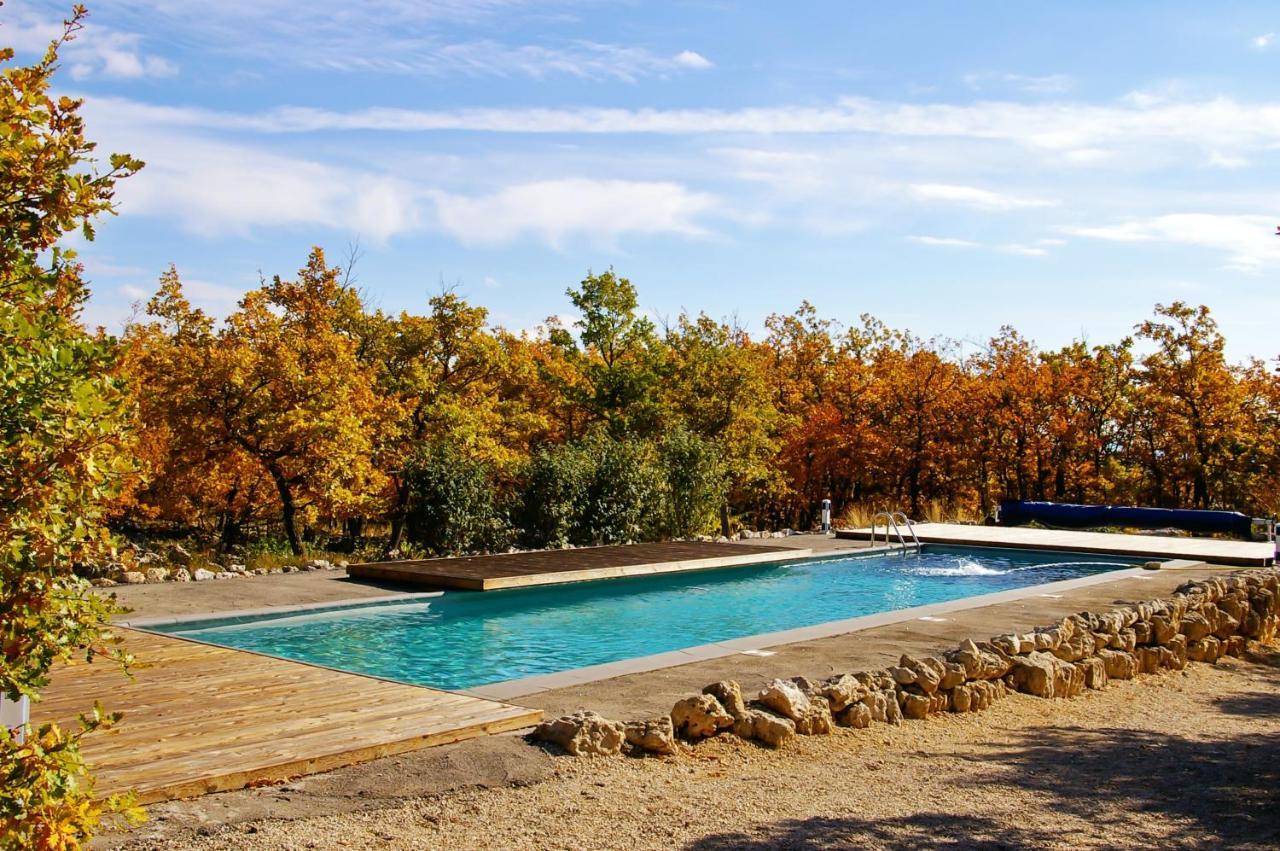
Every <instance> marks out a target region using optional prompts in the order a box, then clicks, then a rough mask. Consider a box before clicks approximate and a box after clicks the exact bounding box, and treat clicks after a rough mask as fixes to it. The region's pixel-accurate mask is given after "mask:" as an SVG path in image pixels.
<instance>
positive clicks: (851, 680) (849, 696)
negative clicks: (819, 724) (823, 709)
mask: <svg viewBox="0 0 1280 851" xmlns="http://www.w3.org/2000/svg"><path fill="white" fill-rule="evenodd" d="M870 693H871V690H870V689H869V688H867V686H865V685H864V684H863V683H862V682H860V681H859V680H858V679H857V678H856V677H853V676H851V675H849V674H843V675H841V676H839V677H832V678H831V679H829V680H827V681H826V682H825V683H824V684H823V686H822V694H823V696H824V697H826V699H827V701H828V702H829V703H830V704H831V712H832V713H833V714H834V713H837V712H843V711H844V710H846V709H848V708H849V707H850V706H852V705H853V704H855V703H857V702H858V701H860V700H862V699H863V698H864V697H866V696H867V695H868V694H870Z"/></svg>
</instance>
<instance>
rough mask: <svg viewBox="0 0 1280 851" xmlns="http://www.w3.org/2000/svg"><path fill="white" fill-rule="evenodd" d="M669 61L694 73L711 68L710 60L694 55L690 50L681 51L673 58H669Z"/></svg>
mask: <svg viewBox="0 0 1280 851" xmlns="http://www.w3.org/2000/svg"><path fill="white" fill-rule="evenodd" d="M671 61H672V62H674V63H675V64H676V65H679V66H680V67H682V68H692V69H694V70H695V71H702V70H704V69H706V68H711V67H713V64H712V62H711V60H710V59H708V58H707V57H705V56H703V55H702V54H701V53H695V52H694V51H692V50H682V51H680V52H679V53H677V54H676V55H675V56H673V57H671Z"/></svg>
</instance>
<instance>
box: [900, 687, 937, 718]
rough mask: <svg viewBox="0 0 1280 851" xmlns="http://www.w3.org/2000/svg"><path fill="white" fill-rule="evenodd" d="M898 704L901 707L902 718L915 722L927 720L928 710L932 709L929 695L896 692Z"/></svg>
mask: <svg viewBox="0 0 1280 851" xmlns="http://www.w3.org/2000/svg"><path fill="white" fill-rule="evenodd" d="M898 704H899V705H900V706H901V707H902V714H903V716H904V717H906V718H912V719H915V720H922V719H924V718H928V717H929V710H930V709H931V708H933V701H931V700H930V699H929V695H927V694H919V693H917V692H912V691H900V692H898Z"/></svg>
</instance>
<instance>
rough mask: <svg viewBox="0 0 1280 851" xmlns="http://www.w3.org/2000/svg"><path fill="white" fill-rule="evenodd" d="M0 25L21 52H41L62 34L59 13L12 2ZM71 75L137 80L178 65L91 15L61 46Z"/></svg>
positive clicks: (131, 34) (130, 34)
mask: <svg viewBox="0 0 1280 851" xmlns="http://www.w3.org/2000/svg"><path fill="white" fill-rule="evenodd" d="M5 11H6V13H7V15H8V20H6V21H4V22H3V24H4V25H3V26H2V27H0V35H3V37H4V39H5V43H6V44H8V45H10V46H12V47H14V48H16V49H17V50H19V51H21V52H23V53H31V54H34V53H41V52H43V51H44V49H45V48H46V47H48V46H49V43H50V42H51V41H53V40H54V39H56V38H58V37H59V36H61V35H62V16H60V15H58V14H56V13H49V12H47V11H41V10H37V9H35V8H33V7H31V6H30V5H29V4H26V3H23V2H21V0H18V2H14V3H12V4H11V7H10V8H7V9H6V10H5ZM63 56H64V57H65V59H66V60H67V62H68V67H69V70H70V73H71V76H72V78H74V79H76V80H87V79H93V78H105V79H114V80H139V79H145V78H157V77H172V76H173V75H174V74H177V73H178V66H177V64H176V63H174V62H172V61H171V60H169V59H166V58H164V57H163V56H160V55H158V54H156V53H154V52H150V51H146V50H144V48H143V38H142V36H141V35H140V34H139V33H136V32H125V31H121V30H118V29H112V28H111V27H107V26H103V25H100V24H98V23H96V22H95V20H94V19H93V18H92V17H90V18H89V20H88V24H87V25H86V29H85V31H84V32H82V33H80V35H79V37H78V38H76V39H75V40H74V41H73V42H71V44H69V45H67V46H66V47H65V48H64V49H63Z"/></svg>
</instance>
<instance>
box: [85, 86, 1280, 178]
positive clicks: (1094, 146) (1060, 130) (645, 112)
mask: <svg viewBox="0 0 1280 851" xmlns="http://www.w3.org/2000/svg"><path fill="white" fill-rule="evenodd" d="M96 108H98V109H101V110H104V111H106V110H110V111H113V112H127V113H128V114H130V115H131V116H133V117H134V119H135V120H137V121H140V122H146V123H153V124H166V125H169V126H183V127H205V128H209V129H216V130H220V131H225V130H249V131H254V132H260V133H310V132H325V131H364V130H377V131H388V132H396V133H427V132H436V131H469V132H479V133H530V134H624V133H625V134H668V135H691V136H692V135H714V134H757V135H829V134H841V133H843V134H872V135H881V136H886V137H897V138H919V139H929V138H938V139H971V140H975V141H989V142H1004V143H1009V144H1013V145H1016V146H1018V147H1021V148H1027V149H1031V150H1038V151H1047V152H1058V153H1060V154H1061V155H1063V156H1065V157H1070V158H1073V159H1075V160H1077V161H1078V162H1080V163H1089V162H1098V161H1100V160H1103V159H1106V158H1107V157H1108V156H1109V155H1110V154H1111V153H1112V151H1111V150H1110V149H1111V148H1114V147H1125V148H1127V149H1141V148H1150V147H1151V146H1153V145H1159V146H1164V147H1168V146H1173V145H1194V146H1198V147H1201V148H1204V149H1209V150H1216V149H1223V148H1227V149H1232V150H1245V149H1248V148H1253V147H1260V148H1264V147H1265V148H1269V147H1272V146H1275V145H1278V144H1280V102H1261V103H1242V102H1239V101H1236V100H1233V99H1231V98H1214V99H1211V100H1198V101H1169V100H1143V101H1141V102H1134V101H1133V100H1131V99H1130V100H1122V101H1117V102H1112V103H1109V104H1100V105H1095V104H1085V103H1070V102H1068V103H1058V104H1040V103H1038V104H1023V103H1012V102H1001V101H984V102H979V103H973V104H960V105H955V104H942V103H936V104H914V103H898V102H893V101H877V100H871V99H867V98H842V99H839V100H837V101H836V102H834V103H832V104H831V105H829V106H825V107H823V106H817V107H815V106H801V105H780V106H763V107H747V108H742V109H734V110H721V109H674V110H664V109H620V108H598V107H569V108H467V109H456V110H417V109H403V108H396V107H372V108H367V109H358V110H353V111H348V112H340V111H335V110H325V109H315V108H311V107H280V108H277V109H272V110H267V111H265V112H256V113H236V112H221V111H216V110H209V109H201V108H189V107H166V106H150V105H147V104H142V103H138V102H136V101H128V100H123V99H111V98H99V99H97V102H96Z"/></svg>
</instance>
